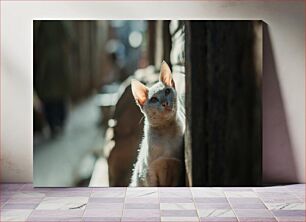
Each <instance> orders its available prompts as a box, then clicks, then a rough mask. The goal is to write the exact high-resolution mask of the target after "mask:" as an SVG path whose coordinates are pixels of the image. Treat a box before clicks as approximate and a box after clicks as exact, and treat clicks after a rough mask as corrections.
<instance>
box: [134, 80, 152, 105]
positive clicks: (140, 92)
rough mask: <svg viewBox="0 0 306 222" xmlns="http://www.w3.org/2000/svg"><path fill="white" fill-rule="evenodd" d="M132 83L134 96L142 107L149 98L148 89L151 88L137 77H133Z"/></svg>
mask: <svg viewBox="0 0 306 222" xmlns="http://www.w3.org/2000/svg"><path fill="white" fill-rule="evenodd" d="M131 85H132V93H133V96H134V98H135V100H136V102H137V104H138V105H140V106H141V107H142V106H143V105H144V103H145V102H146V101H147V99H148V91H149V90H148V88H147V87H146V86H145V85H144V84H142V83H141V82H139V81H137V80H135V79H132V81H131Z"/></svg>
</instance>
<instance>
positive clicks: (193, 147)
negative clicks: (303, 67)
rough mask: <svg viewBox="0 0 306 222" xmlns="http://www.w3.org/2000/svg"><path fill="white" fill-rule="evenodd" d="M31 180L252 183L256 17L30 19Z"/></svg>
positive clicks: (256, 127) (258, 153) (257, 135)
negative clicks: (202, 18)
mask: <svg viewBox="0 0 306 222" xmlns="http://www.w3.org/2000/svg"><path fill="white" fill-rule="evenodd" d="M33 45H34V48H33V55H34V57H33V61H34V64H33V71H34V73H33V152H34V155H33V163H34V164H33V165H34V166H33V167H34V169H33V172H34V175H33V176H34V180H33V181H34V186H35V187H78V186H79V187H84V186H85V187H88V186H89V187H126V186H130V187H157V186H163V187H178V186H180V187H181V186H257V185H260V184H261V177H262V142H261V128H262V126H261V121H262V118H261V84H262V83H261V79H262V22H261V21H255V20H254V21H251V20H249V21H248V20H244V21H238V20H235V21H230V20H224V21H222V20H171V21H170V20H34V21H33Z"/></svg>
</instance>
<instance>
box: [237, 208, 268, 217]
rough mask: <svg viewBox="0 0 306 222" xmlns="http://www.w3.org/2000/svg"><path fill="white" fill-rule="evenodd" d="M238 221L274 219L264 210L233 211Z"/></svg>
mask: <svg viewBox="0 0 306 222" xmlns="http://www.w3.org/2000/svg"><path fill="white" fill-rule="evenodd" d="M234 212H235V214H236V216H237V217H238V219H240V218H248V217H250V218H274V217H273V215H272V214H271V212H270V211H269V210H266V209H234Z"/></svg>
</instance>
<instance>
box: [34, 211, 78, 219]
mask: <svg viewBox="0 0 306 222" xmlns="http://www.w3.org/2000/svg"><path fill="white" fill-rule="evenodd" d="M83 213H84V210H33V211H32V213H31V215H30V217H29V219H31V218H54V219H55V218H74V217H75V218H76V217H82V216H83Z"/></svg>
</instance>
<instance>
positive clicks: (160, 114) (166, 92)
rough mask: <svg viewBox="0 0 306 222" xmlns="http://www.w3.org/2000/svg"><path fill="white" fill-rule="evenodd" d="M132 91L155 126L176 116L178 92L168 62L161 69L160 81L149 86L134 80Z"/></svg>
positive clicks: (149, 120)
mask: <svg viewBox="0 0 306 222" xmlns="http://www.w3.org/2000/svg"><path fill="white" fill-rule="evenodd" d="M131 85H132V92H133V95H134V98H135V100H136V103H137V104H138V106H139V107H140V109H141V111H142V112H143V113H144V114H145V116H146V118H147V120H148V122H149V123H150V124H151V125H153V126H160V125H163V124H165V123H166V122H167V121H169V120H172V119H173V118H174V117H175V116H176V111H177V93H176V90H175V83H174V81H173V78H172V74H171V70H170V68H169V66H168V64H167V63H166V62H163V63H162V65H161V69H160V76H159V82H158V83H156V84H154V85H153V86H152V87H150V88H147V87H146V86H145V85H143V84H142V83H141V82H139V81H137V80H132V82H131Z"/></svg>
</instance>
